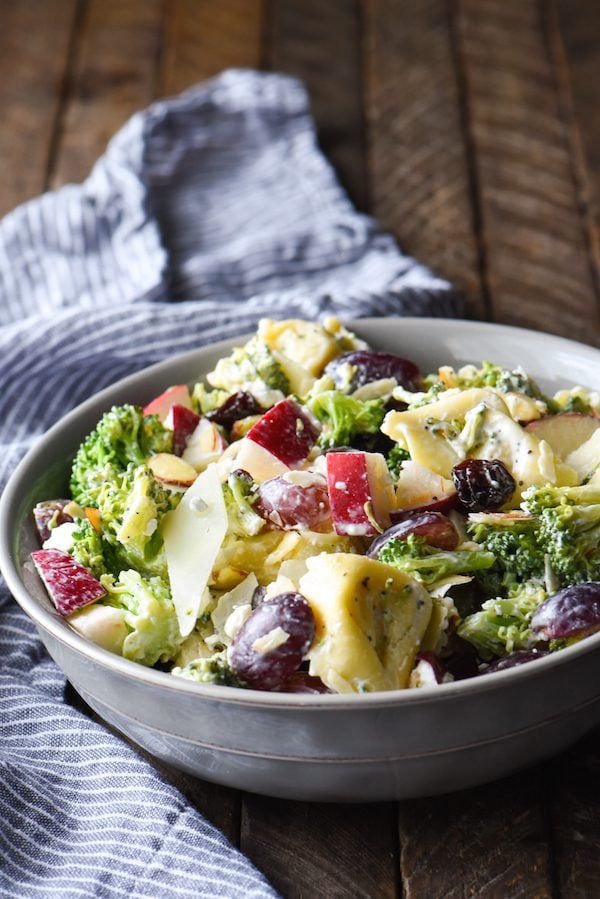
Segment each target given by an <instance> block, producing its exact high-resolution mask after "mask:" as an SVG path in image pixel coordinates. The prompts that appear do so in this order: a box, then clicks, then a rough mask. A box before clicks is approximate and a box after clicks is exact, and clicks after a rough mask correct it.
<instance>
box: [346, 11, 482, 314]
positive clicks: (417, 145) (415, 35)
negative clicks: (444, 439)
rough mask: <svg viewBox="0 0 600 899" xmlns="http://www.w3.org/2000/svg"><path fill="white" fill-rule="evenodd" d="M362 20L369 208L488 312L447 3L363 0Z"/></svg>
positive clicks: (476, 309)
mask: <svg viewBox="0 0 600 899" xmlns="http://www.w3.org/2000/svg"><path fill="white" fill-rule="evenodd" d="M364 30H365V88H366V120H367V129H368V146H369V157H370V182H371V183H370V190H371V196H372V211H373V213H374V214H375V215H376V216H377V218H378V219H379V221H380V222H381V223H382V225H383V226H384V227H385V228H387V229H390V230H391V231H392V232H393V233H394V234H395V235H396V237H397V239H398V241H399V242H400V245H401V246H402V248H403V249H404V250H405V251H406V252H408V253H410V254H411V255H413V256H416V257H417V258H419V259H420V260H421V261H422V262H424V263H426V264H427V265H429V266H431V267H432V268H434V269H435V270H436V271H437V272H438V273H439V274H441V275H443V276H445V277H446V278H449V279H450V280H451V281H453V282H454V283H455V284H456V285H457V286H458V287H459V288H461V289H462V290H463V291H465V293H466V294H467V296H468V298H469V301H470V311H471V314H472V315H473V316H475V317H477V318H484V317H485V315H486V310H485V303H484V301H483V299H482V284H481V278H480V271H479V254H478V246H477V240H476V234H475V220H474V217H473V207H472V202H471V192H472V189H473V185H472V184H471V179H470V174H469V165H468V161H469V159H468V157H469V152H468V143H467V141H466V137H465V132H464V128H463V122H462V118H463V113H462V110H461V103H460V95H459V91H460V77H459V75H460V73H459V71H458V70H457V67H456V60H455V53H454V36H453V29H452V23H451V19H450V16H449V13H448V4H447V2H446V0H415V2H411V3H405V2H403V0H366V2H365V22H364Z"/></svg>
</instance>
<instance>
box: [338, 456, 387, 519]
mask: <svg viewBox="0 0 600 899" xmlns="http://www.w3.org/2000/svg"><path fill="white" fill-rule="evenodd" d="M327 490H328V493H329V505H330V507H331V518H332V521H333V529H334V531H335V532H336V534H339V535H340V536H349V537H372V536H374V535H375V534H378V533H380V529H378V528H377V526H376V525H375V524H374V522H373V520H372V518H373V511H372V509H373V489H372V486H371V484H370V483H369V473H368V469H367V459H366V455H365V453H361V452H356V453H336V452H332V453H327ZM369 507H370V510H371V515H370V516H369V515H368V514H367V509H368V508H369Z"/></svg>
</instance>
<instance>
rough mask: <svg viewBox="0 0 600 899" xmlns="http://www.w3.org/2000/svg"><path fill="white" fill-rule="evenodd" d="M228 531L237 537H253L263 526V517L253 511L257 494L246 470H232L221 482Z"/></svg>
mask: <svg viewBox="0 0 600 899" xmlns="http://www.w3.org/2000/svg"><path fill="white" fill-rule="evenodd" d="M223 498H224V500H225V509H226V512H227V521H228V531H229V533H230V534H234V535H236V536H238V537H254V536H255V535H256V534H258V533H259V531H261V530H262V529H263V527H264V526H265V520H264V518H261V517H260V515H258V514H257V513H256V512H255V511H254V508H253V506H254V503H255V502H256V499H257V495H256V493H255V492H254V480H253V479H252V478H251V476H250V475H249V474H248V472H246V471H242V470H241V469H237V470H236V471H232V472H231V474H230V475H229V477H228V478H227V481H226V482H225V483H224V484H223Z"/></svg>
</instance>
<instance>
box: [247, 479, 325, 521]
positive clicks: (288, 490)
mask: <svg viewBox="0 0 600 899" xmlns="http://www.w3.org/2000/svg"><path fill="white" fill-rule="evenodd" d="M257 497H258V498H257V501H256V504H255V506H254V509H255V511H256V512H257V513H258V515H260V516H261V517H262V518H264V519H265V521H268V522H269V523H270V524H272V525H273V526H274V527H276V528H279V529H280V530H283V531H288V530H294V529H295V528H299V529H302V530H304V529H306V530H315V528H318V527H319V526H322V525H323V524H325V522H327V521H329V519H330V518H331V509H330V508H329V494H328V493H327V481H326V480H325V478H324V477H322V475H318V474H315V475H311V474H309V473H308V472H289V473H286V474H283V475H280V476H279V477H276V478H271V479H270V480H268V481H263V483H262V484H260V485H259V487H258V489H257Z"/></svg>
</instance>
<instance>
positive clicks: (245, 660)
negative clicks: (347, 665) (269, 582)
mask: <svg viewBox="0 0 600 899" xmlns="http://www.w3.org/2000/svg"><path fill="white" fill-rule="evenodd" d="M314 636H315V619H314V615H313V611H312V609H311V607H310V604H309V603H308V601H307V600H306V599H305V598H304V597H303V596H302V595H301V594H300V593H280V594H279V595H278V596H274V597H273V598H272V599H267V600H265V601H264V602H262V603H261V604H260V605H259V606H257V607H256V608H255V609H254V610H253V611H252V613H251V614H250V615H249V617H248V618H247V619H246V621H245V622H244V623H243V625H242V626H241V628H240V629H239V631H238V632H237V634H236V635H235V637H234V639H233V641H232V644H231V646H230V648H229V655H228V658H229V664H230V665H231V668H232V669H233V671H234V672H235V674H236V675H237V676H238V677H239V678H241V680H243V681H246V683H248V684H249V685H250V686H251V687H254V689H255V690H275V689H278V688H279V687H281V686H282V685H283V684H285V683H286V682H287V681H289V680H290V678H291V677H292V675H294V674H295V672H296V671H297V670H298V668H299V667H300V664H301V662H302V660H303V658H304V656H305V655H306V653H307V652H308V650H309V648H310V645H311V643H312V641H313V639H314Z"/></svg>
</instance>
